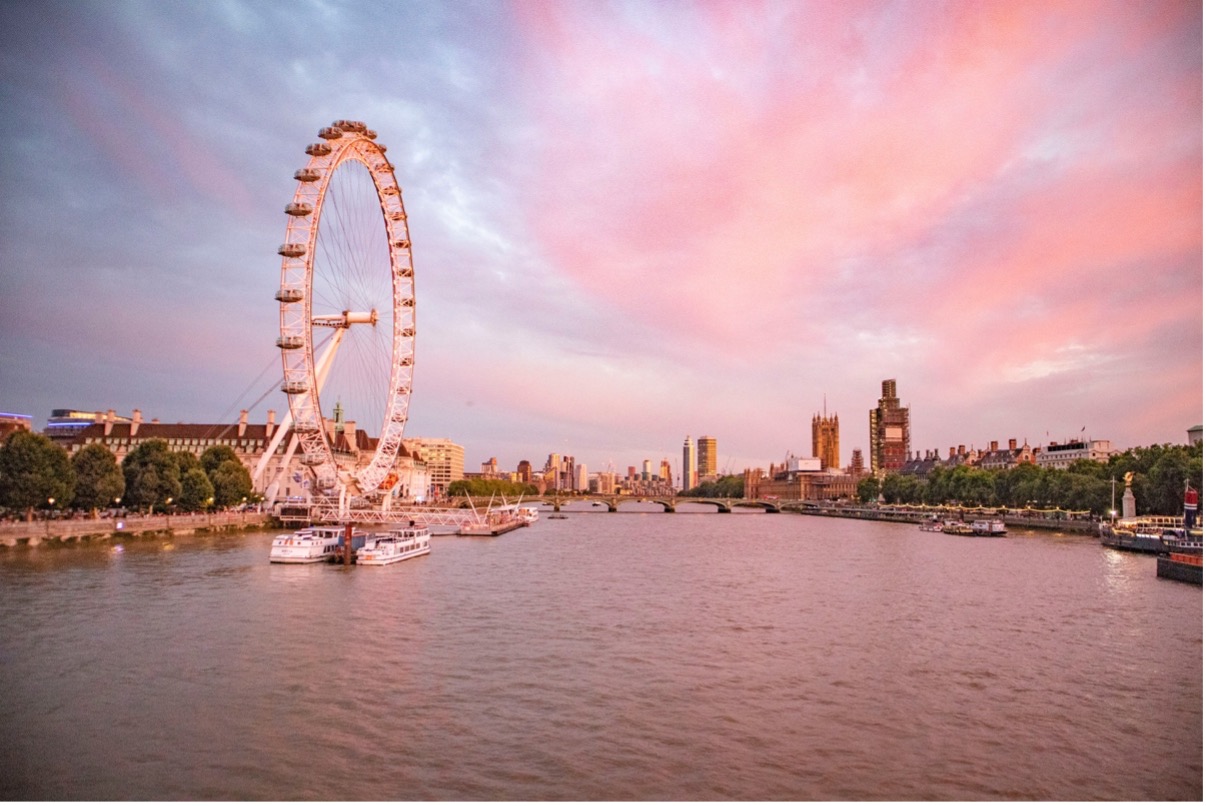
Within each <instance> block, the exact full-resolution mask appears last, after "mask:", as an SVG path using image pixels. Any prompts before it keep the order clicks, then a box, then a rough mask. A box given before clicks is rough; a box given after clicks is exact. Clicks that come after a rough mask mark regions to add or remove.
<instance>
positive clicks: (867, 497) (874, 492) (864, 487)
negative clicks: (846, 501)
mask: <svg viewBox="0 0 1206 806" xmlns="http://www.w3.org/2000/svg"><path fill="white" fill-rule="evenodd" d="M858 500H860V501H862V502H863V503H864V504H870V503H871V502H873V501H878V500H879V479H877V478H875V476H864V477H863V478H861V479H859V482H858Z"/></svg>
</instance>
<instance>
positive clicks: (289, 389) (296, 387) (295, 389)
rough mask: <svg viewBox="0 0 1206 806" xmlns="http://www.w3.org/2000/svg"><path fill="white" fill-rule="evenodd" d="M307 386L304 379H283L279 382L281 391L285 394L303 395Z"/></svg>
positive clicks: (307, 388)
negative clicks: (283, 380) (282, 381)
mask: <svg viewBox="0 0 1206 806" xmlns="http://www.w3.org/2000/svg"><path fill="white" fill-rule="evenodd" d="M309 388H310V387H309V385H307V384H306V382H305V381H285V382H284V383H282V384H281V391H282V392H284V393H285V394H287V395H304V394H305V393H306V392H307V391H308V390H309Z"/></svg>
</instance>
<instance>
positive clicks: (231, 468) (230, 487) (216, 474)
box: [201, 448, 252, 507]
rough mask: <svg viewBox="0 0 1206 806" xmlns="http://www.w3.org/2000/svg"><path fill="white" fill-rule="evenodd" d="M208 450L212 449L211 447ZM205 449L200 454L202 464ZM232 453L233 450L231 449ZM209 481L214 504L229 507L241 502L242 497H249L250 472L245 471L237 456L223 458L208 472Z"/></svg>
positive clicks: (250, 494) (250, 495)
mask: <svg viewBox="0 0 1206 806" xmlns="http://www.w3.org/2000/svg"><path fill="white" fill-rule="evenodd" d="M210 450H213V449H212V448H211V449H210ZM208 453H209V451H206V452H205V454H203V455H202V457H201V461H202V465H204V463H205V455H207V454H208ZM231 453H232V455H233V453H234V452H233V451H231ZM209 481H210V483H211V484H212V485H213V496H214V505H215V506H219V507H231V506H234V505H236V504H240V503H242V502H243V499H245V498H246V499H250V498H251V497H252V493H251V474H250V473H249V472H247V468H245V467H243V463H242V462H240V461H239V460H238V459H237V458H235V459H224V460H223V461H222V463H221V464H219V465H218V466H217V467H216V468H214V470H213V471H212V472H210V474H209Z"/></svg>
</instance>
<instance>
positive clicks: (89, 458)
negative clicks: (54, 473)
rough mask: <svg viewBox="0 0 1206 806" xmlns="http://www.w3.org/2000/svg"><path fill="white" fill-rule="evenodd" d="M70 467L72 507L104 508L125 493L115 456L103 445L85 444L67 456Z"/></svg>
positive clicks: (124, 482) (113, 503)
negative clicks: (72, 472)
mask: <svg viewBox="0 0 1206 806" xmlns="http://www.w3.org/2000/svg"><path fill="white" fill-rule="evenodd" d="M71 467H72V469H73V470H74V471H75V495H74V497H73V499H72V506H74V507H76V508H77V509H92V510H96V509H105V508H107V507H111V506H114V505H115V501H116V499H118V498H121V497H122V496H123V495H125V492H126V478H125V476H124V475H122V472H121V468H120V467H119V466H118V464H117V457H115V456H114V455H113V452H112V451H110V450H109V449H108V448H106V447H105V446H104V445H98V444H96V443H93V444H92V445H85V446H84V447H83V448H82V449H80V451H79V452H78V453H76V454H75V455H74V456H72V457H71Z"/></svg>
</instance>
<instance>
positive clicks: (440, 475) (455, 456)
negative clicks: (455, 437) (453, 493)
mask: <svg viewBox="0 0 1206 806" xmlns="http://www.w3.org/2000/svg"><path fill="white" fill-rule="evenodd" d="M402 444H403V445H405V446H406V447H407V448H408V449H410V451H411V452H412V453H417V454H418V455H419V456H420V457H421V458H422V459H423V461H424V462H426V463H427V471H428V473H429V474H430V476H429V478H430V483H431V494H432V495H433V496H435V497H440V496H444V495H446V494H447V493H448V485H449V484H451V483H452V482H454V481H460V480H461V479H463V478H465V448H464V447H463V446H461V445H457V444H456V443H455V442H453V441H452V440H450V439H429V438H426V437H420V438H417V439H404V440H402Z"/></svg>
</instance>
